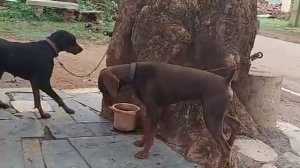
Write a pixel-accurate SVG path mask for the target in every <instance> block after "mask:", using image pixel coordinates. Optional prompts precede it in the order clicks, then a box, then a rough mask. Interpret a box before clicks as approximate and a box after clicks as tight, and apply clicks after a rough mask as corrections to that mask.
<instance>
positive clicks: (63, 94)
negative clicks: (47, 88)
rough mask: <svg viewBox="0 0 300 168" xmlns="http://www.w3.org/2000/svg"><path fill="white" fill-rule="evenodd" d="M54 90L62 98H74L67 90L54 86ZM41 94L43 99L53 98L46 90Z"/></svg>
mask: <svg viewBox="0 0 300 168" xmlns="http://www.w3.org/2000/svg"><path fill="white" fill-rule="evenodd" d="M53 90H54V91H55V93H56V94H57V95H58V96H59V97H60V98H62V99H69V98H72V96H70V95H68V94H66V93H65V92H62V91H60V90H59V89H56V88H53ZM41 95H42V97H43V100H51V99H52V98H51V97H49V95H47V94H46V93H45V92H41Z"/></svg>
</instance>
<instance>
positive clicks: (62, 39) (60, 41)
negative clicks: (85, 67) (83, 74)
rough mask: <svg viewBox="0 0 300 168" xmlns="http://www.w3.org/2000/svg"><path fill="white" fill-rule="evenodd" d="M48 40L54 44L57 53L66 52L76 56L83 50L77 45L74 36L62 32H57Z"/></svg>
mask: <svg viewBox="0 0 300 168" xmlns="http://www.w3.org/2000/svg"><path fill="white" fill-rule="evenodd" d="M48 39H49V40H51V41H52V42H53V43H54V44H55V46H56V47H57V49H58V51H66V52H68V53H72V54H74V55H76V54H78V53H80V52H81V51H82V50H83V49H82V48H81V47H80V46H79V45H78V44H77V42H76V38H75V36H74V35H73V34H71V33H69V32H67V31H64V30H58V31H56V32H54V33H52V34H51V36H50V37H48Z"/></svg>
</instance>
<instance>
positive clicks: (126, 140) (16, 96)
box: [0, 88, 197, 168]
mask: <svg viewBox="0 0 300 168" xmlns="http://www.w3.org/2000/svg"><path fill="white" fill-rule="evenodd" d="M56 91H57V92H58V93H59V95H60V96H61V97H62V98H63V99H64V101H65V102H66V104H67V105H69V106H70V107H71V108H73V109H74V110H75V111H76V113H75V114H74V115H69V114H67V113H65V112H64V111H63V110H62V109H61V108H60V107H58V105H57V104H56V103H55V102H54V101H53V100H52V99H51V98H50V97H48V96H47V95H46V94H44V93H43V94H42V100H43V108H44V109H47V110H46V111H48V112H49V113H50V114H51V115H52V117H51V118H50V119H47V120H42V119H40V118H39V114H38V112H37V111H36V110H34V109H33V96H32V93H31V89H30V88H17V89H12V88H10V89H0V100H2V101H4V102H7V103H8V102H10V104H12V106H13V108H10V109H9V110H3V109H0V128H1V129H0V168H24V167H25V168H46V167H47V168H141V167H143V168H166V167H168V168H169V167H170V168H183V167H184V168H193V167H197V166H196V165H195V164H194V163H190V162H188V161H186V160H185V159H184V158H183V157H182V156H181V155H179V154H177V153H176V152H174V151H172V150H171V149H170V148H169V147H168V146H167V145H166V144H164V143H162V142H161V141H159V140H157V141H156V145H155V146H154V148H153V150H152V151H151V154H150V157H149V159H147V160H138V159H135V158H134V157H133V154H134V153H135V152H137V151H138V150H140V149H138V148H137V147H135V146H134V145H133V142H134V141H135V140H136V139H137V138H140V137H141V135H136V134H133V133H131V134H121V133H119V132H116V131H115V130H114V129H113V125H112V124H111V123H109V122H107V121H106V120H104V119H102V118H100V117H99V116H98V114H97V113H98V112H99V110H100V107H101V95H100V94H99V93H98V90H97V89H79V90H78V89H77V90H65V91H59V90H56Z"/></svg>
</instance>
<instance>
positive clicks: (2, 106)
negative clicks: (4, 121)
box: [0, 103, 10, 109]
mask: <svg viewBox="0 0 300 168" xmlns="http://www.w3.org/2000/svg"><path fill="white" fill-rule="evenodd" d="M9 107H10V106H9V105H8V104H4V103H0V108H3V109H8V108H9Z"/></svg>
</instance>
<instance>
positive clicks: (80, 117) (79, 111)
mask: <svg viewBox="0 0 300 168" xmlns="http://www.w3.org/2000/svg"><path fill="white" fill-rule="evenodd" d="M65 103H66V104H67V105H68V106H69V107H70V108H71V109H73V110H75V114H72V115H71V116H72V117H73V119H74V120H75V121H76V122H77V123H93V122H101V118H100V117H99V116H98V115H97V114H96V113H95V112H93V111H91V110H90V109H88V108H87V107H84V106H83V105H81V104H80V103H78V102H75V101H74V100H71V99H67V100H65Z"/></svg>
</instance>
